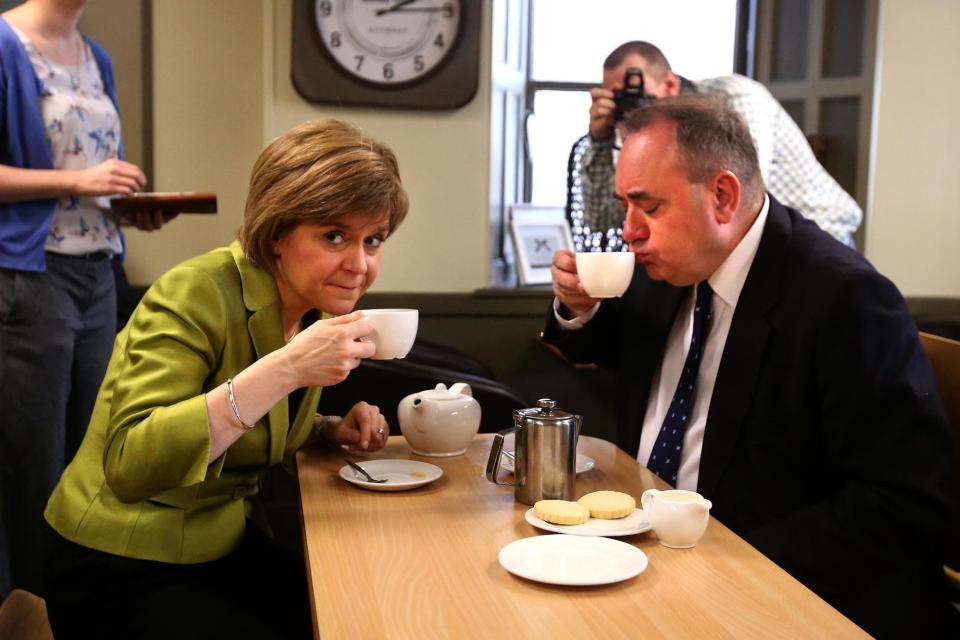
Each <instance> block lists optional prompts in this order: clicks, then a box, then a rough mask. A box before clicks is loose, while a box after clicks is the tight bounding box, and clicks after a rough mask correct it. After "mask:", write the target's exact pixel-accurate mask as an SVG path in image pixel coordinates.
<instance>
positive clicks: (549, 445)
mask: <svg viewBox="0 0 960 640" xmlns="http://www.w3.org/2000/svg"><path fill="white" fill-rule="evenodd" d="M556 405H557V403H556V402H554V401H553V400H550V399H549V398H543V399H541V400H538V401H537V406H536V407H535V408H533V409H518V410H516V411H514V412H513V427H512V428H510V429H504V430H503V431H500V432H499V433H497V434H496V435H495V436H494V437H493V446H492V447H491V448H490V458H489V459H488V460H487V470H486V475H487V480H489V481H490V482H493V483H494V484H502V485H508V486H514V487H516V490H515V493H516V498H517V500H518V501H520V502H522V503H524V504H531V505H532V504H533V503H535V502H536V501H537V500H573V499H574V497H575V490H576V487H575V484H576V479H577V472H576V467H577V438H578V437H579V436H580V425H581V424H582V423H583V417H582V416H578V415H574V414H572V413H568V412H567V411H563V410H562V409H557V408H556ZM511 433H514V434H516V435H515V437H514V440H515V446H514V452H513V453H514V455H513V458H514V460H513V482H501V481H500V479H499V477H498V476H499V474H500V460H501V455H502V454H503V439H504V437H506V436H508V435H510V434H511Z"/></svg>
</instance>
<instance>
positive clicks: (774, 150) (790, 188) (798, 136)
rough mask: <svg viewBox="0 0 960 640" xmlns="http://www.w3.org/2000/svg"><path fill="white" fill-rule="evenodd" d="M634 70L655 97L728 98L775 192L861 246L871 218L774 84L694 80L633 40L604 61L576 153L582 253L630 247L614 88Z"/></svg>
mask: <svg viewBox="0 0 960 640" xmlns="http://www.w3.org/2000/svg"><path fill="white" fill-rule="evenodd" d="M627 69H640V70H641V72H642V73H643V81H644V87H643V91H644V93H645V94H646V95H647V96H648V97H654V98H664V97H668V96H675V95H678V94H680V93H697V92H699V93H710V94H717V95H722V96H724V97H725V98H726V99H727V102H728V104H729V106H730V107H731V108H732V109H733V110H734V111H736V112H737V113H738V114H739V115H740V117H742V118H743V119H744V121H745V122H746V123H747V126H748V127H749V129H750V134H751V137H752V138H753V143H754V145H755V146H756V148H757V155H758V157H759V160H760V170H761V173H762V175H763V181H764V183H765V185H766V188H767V190H768V191H769V192H770V193H771V194H773V195H774V197H776V198H777V199H778V200H779V201H780V202H782V203H783V204H784V205H786V206H788V207H791V208H794V209H796V210H798V211H802V212H803V213H804V215H806V216H807V217H808V218H810V219H811V220H813V221H814V222H816V223H817V224H818V225H819V226H820V228H821V229H823V230H824V231H826V232H827V233H829V234H830V235H832V236H833V237H834V238H836V239H837V240H839V241H840V242H842V243H844V244H846V245H848V246H851V247H852V246H853V245H854V243H853V234H854V232H855V231H856V230H857V228H858V227H859V226H860V222H861V220H862V219H863V212H862V211H861V210H860V206H859V205H858V204H857V202H856V201H855V200H854V199H853V198H852V197H851V196H850V194H848V193H847V192H846V191H844V189H843V187H841V186H840V185H839V184H837V181H836V180H834V179H833V178H832V177H831V176H830V174H829V173H827V170H826V169H824V168H823V166H822V165H821V164H820V163H819V162H818V161H817V159H816V157H815V156H814V153H813V151H812V150H811V148H810V145H809V144H808V143H807V139H806V137H805V136H804V134H803V132H802V131H801V130H800V128H799V127H798V126H797V125H796V123H795V122H794V121H793V119H792V118H791V117H790V115H789V114H788V113H787V112H786V111H785V110H784V109H783V107H782V106H781V105H780V103H779V102H777V100H776V98H774V97H773V96H772V95H771V94H770V92H769V91H768V90H767V88H766V87H764V86H763V85H762V84H760V83H759V82H756V81H755V80H751V79H750V78H746V77H744V76H740V75H730V76H723V77H719V78H711V79H708V80H701V81H698V82H690V81H689V80H687V79H686V78H683V77H681V76H679V75H677V74H676V73H674V72H673V71H672V70H671V68H670V63H669V62H668V61H667V58H666V57H665V56H664V55H663V52H661V51H660V49H659V48H657V47H656V46H655V45H653V44H650V43H649V42H643V41H631V42H626V43H624V44H622V45H620V46H619V47H617V48H616V49H614V50H613V52H611V53H610V55H609V56H607V58H606V60H605V61H604V63H603V86H602V87H600V88H596V89H592V90H591V91H590V96H591V99H592V102H591V105H590V131H589V133H587V134H586V135H584V136H583V137H582V138H580V139H579V140H577V142H576V143H575V144H574V145H573V148H572V149H571V151H570V158H569V161H568V166H567V205H566V212H567V219H568V220H569V222H570V227H571V231H572V234H573V240H574V247H575V249H576V250H577V251H625V250H627V247H626V245H625V244H624V243H623V237H622V232H621V227H622V225H623V217H624V212H623V208H622V207H621V205H620V204H619V203H618V202H617V200H616V199H615V198H614V185H613V180H614V173H615V171H616V163H617V158H618V156H619V151H620V139H621V134H620V131H619V130H618V126H617V124H618V123H617V122H616V117H615V112H616V103H615V102H614V91H616V90H621V89H623V81H624V74H625V72H626V71H627Z"/></svg>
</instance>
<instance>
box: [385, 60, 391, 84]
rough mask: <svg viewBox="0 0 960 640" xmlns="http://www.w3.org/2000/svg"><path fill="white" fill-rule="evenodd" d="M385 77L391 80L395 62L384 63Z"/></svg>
mask: <svg viewBox="0 0 960 640" xmlns="http://www.w3.org/2000/svg"><path fill="white" fill-rule="evenodd" d="M383 77H384V78H386V79H387V80H389V79H390V78H392V77H393V63H392V62H385V63H384V64H383Z"/></svg>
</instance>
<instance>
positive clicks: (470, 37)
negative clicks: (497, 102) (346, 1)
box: [290, 0, 483, 109]
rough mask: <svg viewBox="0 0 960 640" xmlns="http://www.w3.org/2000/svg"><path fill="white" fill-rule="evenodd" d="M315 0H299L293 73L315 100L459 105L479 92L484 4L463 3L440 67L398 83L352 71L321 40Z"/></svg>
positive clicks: (425, 106) (303, 90)
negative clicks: (378, 81)
mask: <svg viewBox="0 0 960 640" xmlns="http://www.w3.org/2000/svg"><path fill="white" fill-rule="evenodd" d="M315 5H316V0H294V3H293V32H292V38H291V42H292V44H291V57H290V58H291V62H290V75H291V79H292V81H293V86H294V88H295V89H296V90H297V93H299V94H300V95H301V96H303V97H304V98H305V99H306V100H309V101H310V102H316V103H320V104H335V105H358V106H376V107H392V108H411V109H413V108H416V109H458V108H460V107H462V106H464V105H465V104H467V103H468V102H470V101H471V100H473V97H474V96H475V95H476V93H477V86H478V84H479V75H480V24H481V21H482V12H483V7H482V3H481V2H477V1H476V0H463V2H461V3H460V29H459V33H458V34H457V38H456V40H455V41H454V42H453V43H451V45H450V51H449V52H448V53H447V55H446V57H445V58H444V59H443V60H442V61H441V62H440V64H439V65H438V66H437V68H435V69H432V70H431V71H430V72H429V73H427V74H425V75H424V76H422V77H420V78H417V79H415V80H411V81H410V82H405V83H402V84H396V85H386V84H376V83H373V82H366V81H364V80H361V79H360V78H356V77H354V76H351V75H349V74H348V73H347V72H346V71H345V70H344V69H343V67H341V66H340V63H338V62H337V61H336V60H334V59H333V57H332V56H331V55H330V54H329V53H327V51H326V49H325V47H324V46H323V44H322V42H321V40H320V30H319V27H318V25H317V21H316V17H315V13H314V11H315V10H314V7H315Z"/></svg>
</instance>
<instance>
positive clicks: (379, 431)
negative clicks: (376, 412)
mask: <svg viewBox="0 0 960 640" xmlns="http://www.w3.org/2000/svg"><path fill="white" fill-rule="evenodd" d="M384 433H385V432H384V430H383V427H380V428H379V429H377V435H378V436H380V437H381V438H382V437H383V434H384Z"/></svg>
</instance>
